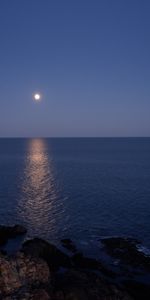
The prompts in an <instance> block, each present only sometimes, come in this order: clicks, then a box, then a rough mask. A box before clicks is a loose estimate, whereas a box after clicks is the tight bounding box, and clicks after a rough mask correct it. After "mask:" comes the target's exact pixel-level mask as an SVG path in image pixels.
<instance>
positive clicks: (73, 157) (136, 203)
mask: <svg viewBox="0 0 150 300" xmlns="http://www.w3.org/2000/svg"><path fill="white" fill-rule="evenodd" d="M0 224H5V225H11V224H23V225H25V227H26V228H27V230H28V237H35V236H38V237H41V238H44V239H46V240H48V241H50V242H52V243H54V244H56V245H58V244H59V243H60V240H61V239H63V238H71V239H72V240H73V241H74V242H75V243H77V244H78V245H79V247H81V248H82V247H83V248H84V247H85V248H86V249H88V248H89V249H90V250H89V251H94V250H92V249H94V246H95V245H98V243H99V240H100V238H101V237H110V236H123V237H133V238H136V239H138V240H141V241H142V243H143V245H145V247H147V248H149V249H150V138H34V139H32V138H13V139H9V138H5V139H3V138H1V139H0Z"/></svg>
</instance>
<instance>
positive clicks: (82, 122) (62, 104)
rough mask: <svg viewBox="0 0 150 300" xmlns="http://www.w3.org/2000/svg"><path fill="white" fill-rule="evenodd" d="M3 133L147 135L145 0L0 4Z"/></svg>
mask: <svg viewBox="0 0 150 300" xmlns="http://www.w3.org/2000/svg"><path fill="white" fill-rule="evenodd" d="M34 91H41V93H42V94H43V101H42V102H41V103H39V104H37V103H34V102H33V100H32V93H33V92H34ZM0 136H1V137H19V136H20V137H24V136H26V137H29V136H31V137H32V136H35V137H37V136H52V137H53V136H58V137H64V136H66V137H67V136H150V1H149V0H113V1H112V0H75V1H73V0H63V1H62V0H55V1H54V0H53V1H51V0H13V1H12V0H1V1H0Z"/></svg>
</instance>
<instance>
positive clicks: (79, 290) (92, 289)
mask: <svg viewBox="0 0 150 300" xmlns="http://www.w3.org/2000/svg"><path fill="white" fill-rule="evenodd" d="M54 294H55V297H54V299H59V298H58V297H57V295H58V296H59V295H61V298H60V299H62V300H104V299H105V300H131V299H133V298H132V297H130V296H129V294H128V293H127V292H126V291H125V290H124V289H121V288H118V287H117V286H115V285H113V284H110V283H108V282H106V281H105V280H103V279H102V278H101V277H99V276H98V275H96V274H94V273H92V272H90V273H89V272H81V271H77V270H73V269H72V270H70V271H68V272H66V273H65V274H60V275H59V278H57V279H56V285H55V291H54Z"/></svg>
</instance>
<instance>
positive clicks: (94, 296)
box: [0, 225, 150, 300]
mask: <svg viewBox="0 0 150 300" xmlns="http://www.w3.org/2000/svg"><path fill="white" fill-rule="evenodd" d="M26 233H27V230H26V229H25V228H24V227H23V226H21V225H15V226H0V249H1V250H0V299H4V300H11V299H12V300H19V299H21V300H29V299H30V300H31V299H32V300H34V299H37V298H38V299H39V300H40V299H41V300H42V299H43V300H48V299H51V300H132V299H135V300H138V299H140V300H148V299H150V256H148V255H145V254H144V253H143V252H141V250H140V242H139V241H137V240H133V239H129V238H120V237H113V238H105V239H100V241H99V243H100V244H101V247H102V249H103V251H104V252H105V253H106V255H108V256H109V257H110V262H109V263H107V264H106V263H105V262H104V261H103V260H97V259H94V258H91V257H86V256H85V255H83V253H80V252H79V251H78V249H77V247H76V245H75V244H74V243H73V242H72V240H70V239H63V240H62V241H61V244H62V247H64V249H67V253H66V251H65V250H64V251H62V250H60V249H58V248H57V247H56V246H55V245H53V244H51V243H49V242H47V241H45V240H42V239H40V238H33V239H30V240H25V241H24V242H23V244H22V247H21V249H20V250H19V251H17V252H16V253H15V254H13V255H9V254H7V251H5V250H4V248H3V247H4V246H5V245H7V242H8V241H9V240H10V239H15V238H17V237H18V236H26Z"/></svg>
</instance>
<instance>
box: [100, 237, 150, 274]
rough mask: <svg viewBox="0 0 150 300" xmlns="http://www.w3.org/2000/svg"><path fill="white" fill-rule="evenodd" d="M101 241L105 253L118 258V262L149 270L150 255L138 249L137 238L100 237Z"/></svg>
mask: <svg viewBox="0 0 150 300" xmlns="http://www.w3.org/2000/svg"><path fill="white" fill-rule="evenodd" d="M101 242H102V243H103V244H104V246H105V249H106V251H107V253H108V254H109V255H111V256H113V257H115V258H117V259H119V260H120V263H123V264H128V265H129V266H131V267H138V268H142V269H145V270H147V271H150V256H146V255H144V253H142V252H140V251H139V250H138V248H137V246H139V245H140V243H139V242H138V241H137V240H133V239H129V238H119V237H118V238H108V239H102V240H101Z"/></svg>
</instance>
